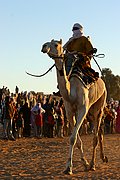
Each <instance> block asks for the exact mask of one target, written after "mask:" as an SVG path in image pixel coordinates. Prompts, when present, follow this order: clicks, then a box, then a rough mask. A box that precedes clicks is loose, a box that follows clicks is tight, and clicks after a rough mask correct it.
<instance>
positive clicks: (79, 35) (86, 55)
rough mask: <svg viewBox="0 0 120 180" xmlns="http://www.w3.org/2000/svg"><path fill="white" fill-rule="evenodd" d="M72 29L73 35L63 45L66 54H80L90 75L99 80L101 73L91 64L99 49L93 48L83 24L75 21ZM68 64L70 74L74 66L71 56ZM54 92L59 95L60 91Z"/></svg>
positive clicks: (67, 70)
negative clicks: (85, 34) (85, 33)
mask: <svg viewBox="0 0 120 180" xmlns="http://www.w3.org/2000/svg"><path fill="white" fill-rule="evenodd" d="M72 31H73V36H72V37H71V38H70V39H69V40H68V41H67V43H66V44H65V45H64V46H63V49H64V50H65V51H66V56H67V55H68V56H69V55H70V54H75V53H76V54H78V56H79V57H80V60H81V62H82V67H83V68H84V69H85V70H86V72H87V73H88V75H89V76H92V78H93V79H94V80H97V79H98V77H99V73H98V72H95V71H94V70H93V69H92V68H91V64H90V60H91V58H92V55H93V54H94V53H96V52H97V49H96V48H93V46H92V44H91V42H90V39H89V37H85V36H84V32H83V27H82V25H80V24H79V23H75V24H74V25H73V28H72ZM66 66H67V67H66V73H67V75H68V74H69V71H70V69H71V66H72V59H71V58H67V61H66ZM53 94H54V95H59V91H58V92H57V93H53Z"/></svg>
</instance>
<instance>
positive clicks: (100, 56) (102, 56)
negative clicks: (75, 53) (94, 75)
mask: <svg viewBox="0 0 120 180" xmlns="http://www.w3.org/2000/svg"><path fill="white" fill-rule="evenodd" d="M95 57H97V58H104V57H105V54H97V55H93V60H94V61H95V63H96V64H97V66H98V68H99V70H100V72H101V75H102V69H101V68H100V66H99V64H98V63H97V61H96V59H95Z"/></svg>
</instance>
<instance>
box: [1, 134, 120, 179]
mask: <svg viewBox="0 0 120 180" xmlns="http://www.w3.org/2000/svg"><path fill="white" fill-rule="evenodd" d="M0 135H1V138H0V179H8V180H9V179H10V180H11V179H22V180H23V179H26V180H29V179H36V180H37V179H42V180H51V179H55V180H57V179H58V180H61V179H63V180H67V179H70V180H71V179H72V180H75V179H86V180H88V179H93V180H99V179H100V180H106V179H112V180H117V179H119V180H120V134H109V135H105V136H104V144H105V146H104V147H105V155H106V156H107V157H108V160H109V162H108V163H103V162H102V160H101V159H100V156H99V146H98V148H97V158H96V171H89V172H85V171H84V167H83V165H82V164H81V161H80V155H79V150H78V149H77V148H76V147H75V149H74V155H73V175H65V174H63V171H64V170H65V165H66V161H67V157H68V150H69V138H68V137H64V138H42V139H37V138H34V137H31V138H21V139H17V140H16V141H10V140H8V141H7V140H3V139H2V133H1V134H0ZM92 138H93V135H83V136H82V140H83V143H84V152H85V156H86V158H87V159H88V161H90V160H91V157H92Z"/></svg>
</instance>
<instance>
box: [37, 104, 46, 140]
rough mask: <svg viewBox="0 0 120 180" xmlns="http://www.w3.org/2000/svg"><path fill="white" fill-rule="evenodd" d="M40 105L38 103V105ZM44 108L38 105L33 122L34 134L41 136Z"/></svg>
mask: <svg viewBox="0 0 120 180" xmlns="http://www.w3.org/2000/svg"><path fill="white" fill-rule="evenodd" d="M39 107H40V105H39ZM44 112H45V110H44V109H43V108H42V107H40V109H39V110H38V114H37V115H36V119H35V124H36V136H37V137H38V138H39V137H40V138H41V137H42V136H43V113H44Z"/></svg>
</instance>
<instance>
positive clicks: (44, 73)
mask: <svg viewBox="0 0 120 180" xmlns="http://www.w3.org/2000/svg"><path fill="white" fill-rule="evenodd" d="M54 66H55V64H53V66H51V67H50V68H49V69H48V70H47V71H46V72H45V73H43V74H41V75H35V74H31V73H28V72H26V74H28V75H30V76H33V77H42V76H44V75H46V74H47V73H48V72H49V71H51V70H52V68H53V67H54Z"/></svg>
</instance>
